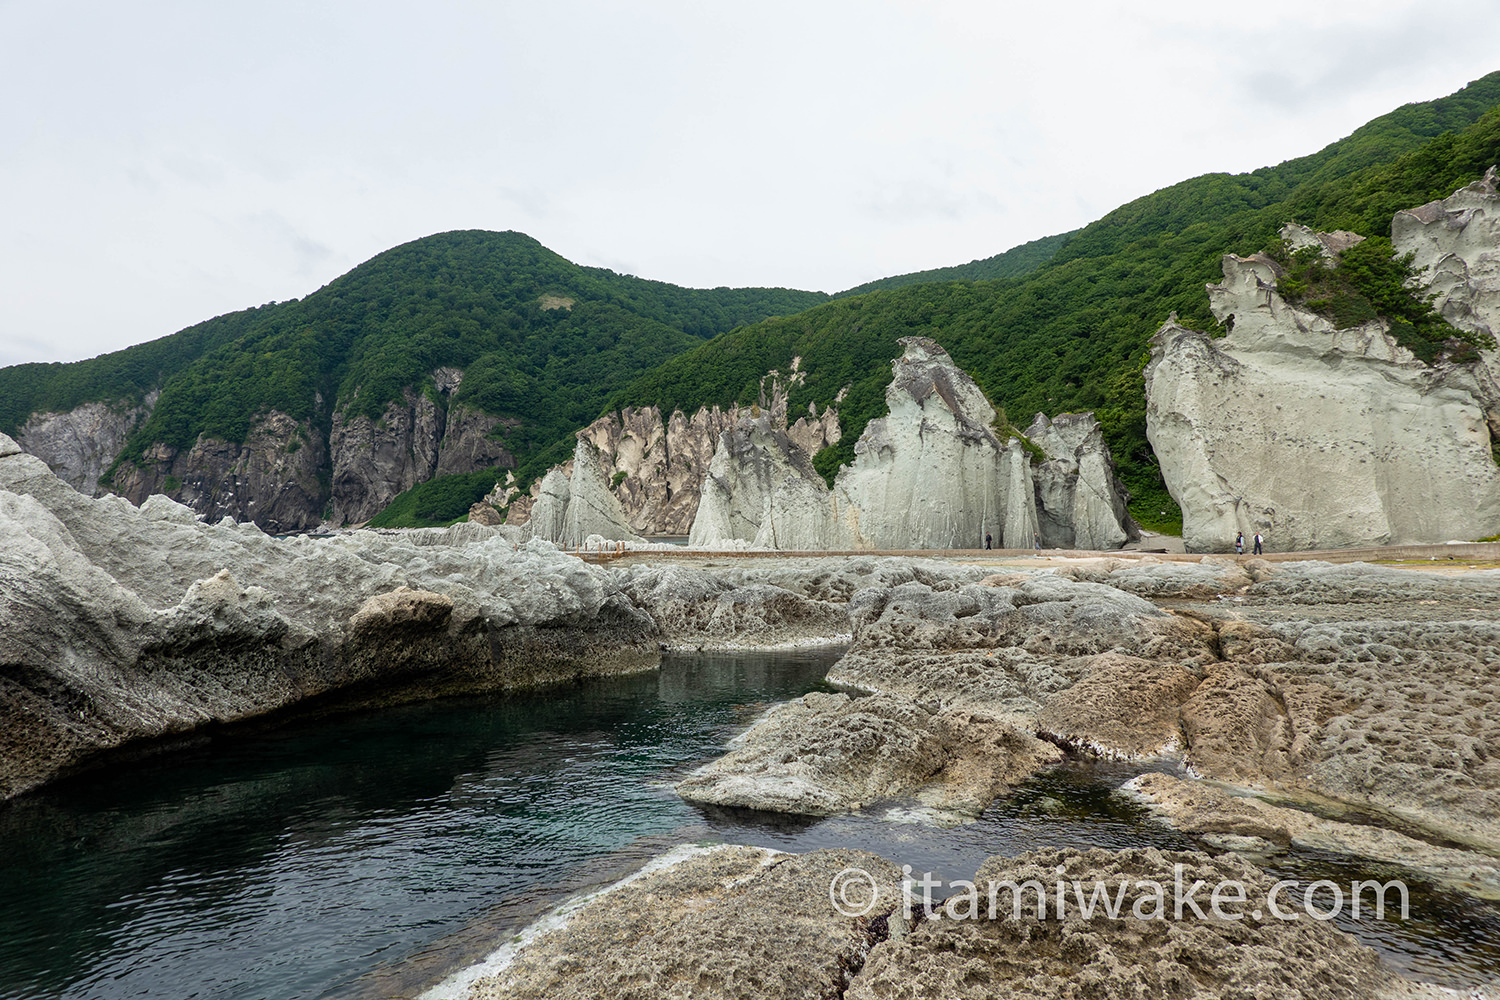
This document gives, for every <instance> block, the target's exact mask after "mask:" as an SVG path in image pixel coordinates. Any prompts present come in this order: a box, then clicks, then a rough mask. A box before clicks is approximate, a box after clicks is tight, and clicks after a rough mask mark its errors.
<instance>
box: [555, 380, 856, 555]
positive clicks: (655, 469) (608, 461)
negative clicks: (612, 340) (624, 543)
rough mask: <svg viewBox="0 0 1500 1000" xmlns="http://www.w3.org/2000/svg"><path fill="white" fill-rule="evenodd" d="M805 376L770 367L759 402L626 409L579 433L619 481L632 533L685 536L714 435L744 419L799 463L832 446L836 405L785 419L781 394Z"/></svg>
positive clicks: (617, 492)
mask: <svg viewBox="0 0 1500 1000" xmlns="http://www.w3.org/2000/svg"><path fill="white" fill-rule="evenodd" d="M803 378H804V373H802V372H800V371H798V370H797V366H796V364H795V363H794V365H793V369H792V371H791V373H790V374H789V375H787V376H786V377H785V378H783V376H782V374H781V373H780V372H777V371H773V372H770V373H769V374H768V375H766V377H765V378H764V379H762V380H761V394H760V401H759V403H758V404H757V405H756V406H754V407H748V408H744V409H741V408H740V407H738V406H732V407H730V408H729V409H728V410H727V411H724V410H721V409H719V407H717V406H715V407H713V408H708V407H700V408H699V409H698V411H697V412H695V413H694V414H693V415H692V416H691V417H688V416H687V415H685V414H684V413H683V412H682V411H681V410H677V411H674V412H673V413H672V414H671V416H670V417H668V418H666V419H665V420H664V419H663V416H662V413H661V411H660V410H659V409H658V408H657V407H654V406H647V407H642V408H639V409H636V408H631V407H627V408H625V409H624V410H621V411H618V412H616V413H611V414H607V415H605V416H603V417H600V418H599V419H598V420H596V421H594V422H593V423H592V424H590V425H589V426H588V427H585V428H584V429H583V430H582V431H580V432H579V436H580V437H581V438H583V439H584V440H586V441H588V442H589V443H590V444H592V445H593V446H594V447H595V448H597V449H598V451H599V459H600V464H601V466H602V468H603V470H604V473H605V475H606V476H607V477H608V478H609V480H610V481H611V483H614V481H615V479H616V478H617V477H618V478H619V483H618V485H616V486H614V493H615V496H616V497H617V498H618V499H619V501H620V506H621V508H622V509H623V510H624V511H625V517H626V521H627V522H628V524H629V525H630V528H631V530H632V531H634V532H636V533H638V534H642V535H686V534H688V532H689V531H691V530H692V526H693V521H694V518H696V516H697V513H698V506H699V502H700V496H701V492H700V491H701V489H702V488H703V487H704V485H705V482H706V479H705V477H708V476H709V475H710V473H709V464H710V463H711V462H712V460H713V458H714V454H715V450H716V448H717V446H718V443H719V437H720V435H721V434H723V433H724V432H726V431H730V430H732V429H733V428H736V427H738V426H739V425H740V423H741V422H742V420H757V421H761V422H763V424H764V426H765V427H766V428H767V430H770V429H774V430H775V431H776V432H778V433H780V434H782V435H783V436H784V438H785V442H786V446H787V447H788V448H791V449H794V450H795V451H796V452H798V453H799V454H800V456H801V457H802V460H803V461H811V459H812V457H813V456H814V455H816V454H817V453H818V452H819V451H821V450H822V449H823V448H825V447H827V446H828V445H830V444H837V443H838V440H839V437H840V430H839V417H838V412H837V411H836V410H834V409H831V408H830V409H827V410H824V411H823V412H822V413H819V412H818V411H817V409H816V407H809V411H808V413H807V414H806V415H805V416H800V417H798V418H797V419H796V421H794V422H790V423H789V421H788V413H787V393H788V392H789V391H790V389H791V388H792V386H794V385H796V384H798V383H800V381H801V380H802V379H803ZM768 383H769V384H768ZM752 537H753V533H752Z"/></svg>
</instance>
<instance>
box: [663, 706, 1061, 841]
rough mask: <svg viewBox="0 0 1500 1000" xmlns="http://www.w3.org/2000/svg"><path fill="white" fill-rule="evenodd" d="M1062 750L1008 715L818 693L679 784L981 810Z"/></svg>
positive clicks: (728, 796)
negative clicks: (1000, 716) (1006, 717)
mask: <svg viewBox="0 0 1500 1000" xmlns="http://www.w3.org/2000/svg"><path fill="white" fill-rule="evenodd" d="M1060 759H1062V754H1061V753H1060V752H1059V751H1058V749H1057V748H1056V747H1054V746H1052V745H1051V744H1049V743H1043V742H1042V741H1041V740H1038V739H1037V738H1036V737H1035V736H1032V735H1030V734H1028V733H1022V732H1019V731H1017V730H1016V729H1015V728H1014V727H1012V726H1010V725H1008V724H1007V723H1006V722H1005V721H1004V720H1001V719H997V718H995V717H993V716H989V715H984V714H980V713H975V712H972V711H966V710H963V709H941V708H938V707H937V705H936V704H935V703H929V704H927V705H924V704H920V703H918V702H917V701H916V700H914V699H912V698H911V697H909V696H905V695H884V694H877V695H871V696H869V697H865V698H851V697H849V696H848V695H846V694H821V693H817V692H814V693H812V694H808V695H804V696H803V697H801V698H799V699H797V700H796V701H791V702H787V703H785V704H782V705H778V706H777V707H776V708H774V709H772V710H771V712H770V713H769V714H768V715H767V717H766V718H765V719H763V720H762V721H761V722H759V723H757V724H756V725H755V726H754V728H752V729H751V730H750V731H749V732H748V733H746V734H745V735H744V736H743V737H741V739H740V740H739V742H738V745H737V746H736V747H735V748H734V749H732V750H731V751H730V752H729V754H728V755H727V756H725V757H721V758H720V759H719V760H717V761H714V762H713V763H711V764H708V765H706V766H704V767H703V768H700V769H699V770H698V771H695V772H694V773H693V774H692V775H690V776H688V777H687V778H685V779H684V780H682V781H680V782H678V784H677V794H678V795H681V796H682V797H683V798H685V799H687V800H688V801H690V802H702V803H706V804H710V805H718V806H733V807H739V808H746V809H762V810H769V811H774V812H789V813H800V814H803V815H810V816H830V815H833V814H835V813H841V812H849V811H852V810H856V809H860V808H862V807H864V806H866V805H869V804H871V803H874V802H882V801H886V800H890V799H903V798H913V797H915V798H918V799H920V800H921V801H922V802H923V803H925V804H926V805H929V806H932V807H933V808H935V809H939V810H942V811H944V812H949V813H956V814H959V815H967V816H977V815H978V814H979V813H980V812H982V811H983V810H984V807H985V806H987V805H989V804H990V802H991V801H993V800H994V799H995V797H996V796H998V795H1001V794H1003V793H1004V792H1006V791H1009V789H1010V788H1011V786H1013V785H1015V784H1017V783H1019V782H1020V781H1022V780H1023V779H1025V778H1027V777H1029V776H1030V775H1031V774H1032V773H1034V772H1035V771H1036V770H1038V769H1039V768H1041V767H1043V766H1045V765H1048V764H1053V763H1056V762H1057V761H1058V760H1060Z"/></svg>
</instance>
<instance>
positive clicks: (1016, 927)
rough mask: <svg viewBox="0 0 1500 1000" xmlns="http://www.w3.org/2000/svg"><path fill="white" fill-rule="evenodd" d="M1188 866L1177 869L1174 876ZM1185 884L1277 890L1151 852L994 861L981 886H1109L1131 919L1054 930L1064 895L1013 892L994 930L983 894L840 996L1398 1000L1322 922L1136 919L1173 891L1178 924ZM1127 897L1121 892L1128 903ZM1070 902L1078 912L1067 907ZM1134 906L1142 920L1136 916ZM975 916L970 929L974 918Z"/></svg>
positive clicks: (1257, 895) (895, 943) (1215, 866)
mask: <svg viewBox="0 0 1500 1000" xmlns="http://www.w3.org/2000/svg"><path fill="white" fill-rule="evenodd" d="M1179 865H1180V866H1181V868H1180V869H1179V868H1178V866H1179ZM1178 872H1181V873H1182V875H1183V877H1184V878H1185V879H1186V883H1185V884H1188V885H1190V884H1191V883H1192V882H1194V881H1196V880H1200V879H1201V880H1202V881H1203V882H1204V884H1205V885H1208V886H1214V885H1217V884H1219V883H1221V882H1236V883H1239V884H1241V885H1243V886H1244V887H1245V892H1246V896H1247V898H1248V899H1251V900H1255V899H1259V900H1264V899H1265V898H1266V897H1267V894H1268V893H1269V891H1270V889H1271V886H1272V884H1273V881H1274V880H1273V879H1271V878H1270V877H1269V876H1267V875H1266V874H1264V873H1263V872H1261V871H1260V870H1259V869H1257V868H1255V867H1254V866H1253V865H1250V864H1248V863H1247V862H1244V861H1242V860H1240V859H1238V858H1235V857H1234V856H1232V855H1230V856H1224V857H1210V856H1208V855H1206V854H1200V853H1196V852H1166V851H1157V850H1155V849H1130V850H1124V851H1106V850H1103V849H1100V848H1095V849H1093V850H1089V851H1078V850H1071V849H1070V850H1041V851H1033V852H1031V853H1028V854H1024V855H1021V856H1020V857H1018V858H998V857H997V858H990V859H989V860H988V861H986V862H985V863H984V864H983V865H981V866H980V868H979V871H978V873H976V875H975V876H974V881H975V883H976V885H977V886H980V887H986V886H988V885H990V884H992V883H993V884H1003V883H1011V884H1013V885H1022V884H1024V883H1026V882H1028V881H1031V880H1034V881H1036V882H1037V883H1038V884H1040V885H1042V886H1045V887H1049V888H1050V887H1053V886H1056V885H1057V884H1058V882H1059V881H1061V882H1062V883H1063V884H1064V885H1070V884H1071V883H1073V881H1074V880H1077V881H1078V882H1079V883H1081V884H1082V885H1084V886H1085V887H1087V888H1088V889H1092V887H1093V886H1094V884H1095V883H1098V882H1102V883H1103V884H1104V885H1105V886H1107V889H1106V892H1108V893H1109V898H1110V899H1111V900H1113V899H1114V898H1115V897H1116V896H1119V897H1120V899H1121V909H1120V912H1122V913H1123V914H1126V916H1124V917H1123V918H1122V919H1119V920H1111V919H1108V918H1106V917H1103V916H1102V915H1101V914H1100V911H1095V916H1094V917H1093V918H1092V919H1085V918H1084V917H1082V916H1081V915H1080V914H1079V912H1078V909H1077V907H1076V906H1075V907H1073V908H1072V909H1070V910H1068V913H1067V916H1066V917H1064V918H1062V919H1058V918H1057V917H1056V915H1055V914H1056V910H1055V896H1054V897H1051V898H1049V900H1048V902H1047V903H1046V904H1045V906H1044V907H1039V906H1038V900H1037V897H1036V894H1035V893H1034V892H1022V893H1018V894H1017V895H1018V896H1019V899H1020V900H1021V906H1020V908H1019V914H1017V913H1016V912H1015V911H1013V909H1012V899H1013V897H1012V895H1011V892H1010V890H1008V889H1002V890H1001V891H1000V893H999V896H998V897H997V898H998V900H999V904H1000V905H999V907H998V908H997V910H998V912H997V914H996V917H995V918H991V917H990V916H989V913H988V905H989V904H988V898H987V895H986V892H987V890H986V889H983V888H981V889H980V890H979V897H978V903H977V904H976V905H973V906H971V905H970V904H969V903H968V902H966V901H965V899H960V900H959V901H958V902H957V903H956V904H955V912H956V913H958V914H961V915H964V916H965V919H957V920H954V919H943V920H934V921H927V920H923V921H920V922H918V923H917V924H916V926H915V927H914V928H912V930H911V931H910V933H908V934H905V935H903V936H902V937H901V938H900V939H899V940H897V939H894V938H893V939H892V940H888V941H885V942H882V943H880V944H878V945H876V946H875V947H874V948H873V949H871V951H870V957H869V959H868V960H867V961H866V963H865V966H864V968H863V969H862V970H861V971H860V973H859V975H858V976H857V977H855V979H854V981H853V982H852V983H851V985H850V988H849V990H848V991H847V992H846V993H845V994H844V995H845V996H846V997H849V998H851V1000H874V998H877V997H890V996H922V997H944V998H949V997H951V998H955V1000H964V998H971V997H972V998H975V1000H978V998H981V997H983V998H989V997H994V996H1015V997H1035V998H1039V1000H1040V998H1053V997H1055V998H1077V1000H1082V998H1085V997H1088V998H1106V1000H1115V998H1119V1000H1126V998H1137V997H1148V996H1149V997H1166V996H1171V997H1184V998H1191V1000H1214V998H1220V997H1228V996H1256V997H1274V998H1280V1000H1302V998H1304V997H1307V996H1310V995H1316V996H1318V997H1328V998H1343V1000H1366V998H1370V997H1378V996H1384V995H1390V994H1388V993H1387V992H1386V991H1394V990H1396V989H1398V988H1399V987H1400V986H1401V984H1402V981H1401V980H1400V979H1398V977H1396V976H1395V975H1394V974H1393V973H1391V972H1390V971H1389V970H1388V969H1386V968H1384V967H1382V966H1381V964H1380V960H1379V958H1378V957H1377V956H1376V954H1375V952H1374V951H1372V950H1371V949H1369V948H1367V947H1365V946H1364V945H1362V944H1360V943H1359V942H1357V941H1356V940H1355V939H1354V938H1352V937H1350V936H1349V935H1347V934H1344V933H1343V932H1341V931H1339V930H1338V929H1336V928H1335V927H1333V926H1332V925H1331V924H1328V923H1322V922H1319V921H1314V920H1306V919H1304V920H1298V921H1279V920H1276V919H1274V918H1272V917H1271V916H1269V915H1268V914H1264V913H1262V914H1261V915H1260V916H1254V915H1252V914H1251V913H1250V912H1249V911H1250V910H1251V909H1252V907H1253V905H1254V904H1247V905H1246V906H1244V907H1243V908H1241V907H1236V906H1233V905H1231V906H1230V907H1228V908H1227V909H1228V910H1230V911H1233V912H1237V913H1241V914H1243V915H1244V918H1245V919H1243V920H1239V921H1224V920H1218V919H1216V918H1215V917H1214V916H1213V915H1212V913H1211V911H1209V910H1208V908H1207V907H1203V908H1202V909H1203V910H1204V918H1203V919H1198V918H1196V917H1195V916H1194V915H1193V912H1192V910H1190V909H1187V910H1184V911H1183V912H1184V915H1185V919H1182V920H1176V919H1149V918H1147V919H1140V918H1139V917H1137V916H1133V915H1130V914H1133V913H1136V912H1138V913H1140V914H1148V915H1149V914H1151V913H1152V912H1154V909H1155V902H1154V900H1155V898H1156V897H1155V892H1154V890H1152V889H1151V885H1153V884H1154V885H1156V886H1164V887H1166V896H1167V903H1166V909H1167V912H1168V914H1171V913H1172V912H1173V910H1172V908H1173V906H1174V905H1175V903H1174V899H1173V896H1172V888H1171V887H1172V885H1173V882H1174V879H1175V878H1176V877H1177V874H1178ZM1122 890H1123V892H1122ZM1070 902H1071V901H1070ZM1137 907H1139V910H1138V911H1137V909H1136V908H1137ZM971 911H972V912H974V916H973V917H968V916H967V914H968V913H969V912H971Z"/></svg>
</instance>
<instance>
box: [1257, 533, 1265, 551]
mask: <svg viewBox="0 0 1500 1000" xmlns="http://www.w3.org/2000/svg"><path fill="white" fill-rule="evenodd" d="M1264 541H1265V538H1263V537H1262V536H1261V533H1260V532H1258V531H1257V532H1256V533H1255V554H1256V555H1262V554H1263V553H1262V552H1261V547H1260V546H1261V543H1262V542H1264Z"/></svg>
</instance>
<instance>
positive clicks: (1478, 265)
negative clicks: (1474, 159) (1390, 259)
mask: <svg viewBox="0 0 1500 1000" xmlns="http://www.w3.org/2000/svg"><path fill="white" fill-rule="evenodd" d="M1391 244H1392V245H1393V246H1394V247H1395V249H1396V252H1397V253H1399V254H1406V253H1410V254H1412V255H1413V258H1414V259H1413V261H1412V263H1413V265H1414V266H1415V267H1417V268H1418V269H1419V270H1422V271H1423V272H1424V273H1423V274H1422V282H1423V284H1424V285H1425V286H1426V287H1427V289H1428V290H1429V291H1430V292H1431V293H1432V294H1434V295H1436V299H1435V300H1434V301H1433V305H1434V307H1435V308H1436V309H1437V310H1438V311H1439V312H1440V313H1442V316H1443V318H1444V319H1446V320H1447V321H1448V322H1449V323H1452V324H1453V325H1454V326H1455V327H1457V328H1458V329H1460V330H1466V331H1468V332H1471V333H1488V334H1491V335H1494V334H1496V333H1500V176H1497V174H1496V168H1495V167H1490V169H1489V170H1487V171H1486V172H1485V175H1484V177H1483V178H1482V179H1481V180H1478V181H1475V182H1474V183H1473V184H1470V185H1469V186H1468V187H1464V188H1460V189H1459V190H1457V191H1455V192H1454V193H1453V194H1452V195H1450V196H1448V197H1447V198H1444V199H1442V200H1441V201H1433V202H1428V203H1427V204H1426V205H1423V206H1421V207H1420V208H1413V209H1410V210H1408V211H1405V212H1397V213H1396V217H1395V218H1394V219H1392V220H1391ZM1489 360H1490V371H1491V372H1492V373H1494V372H1496V371H1497V369H1496V368H1495V367H1494V359H1493V356H1492V357H1491V358H1490V359H1489Z"/></svg>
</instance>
